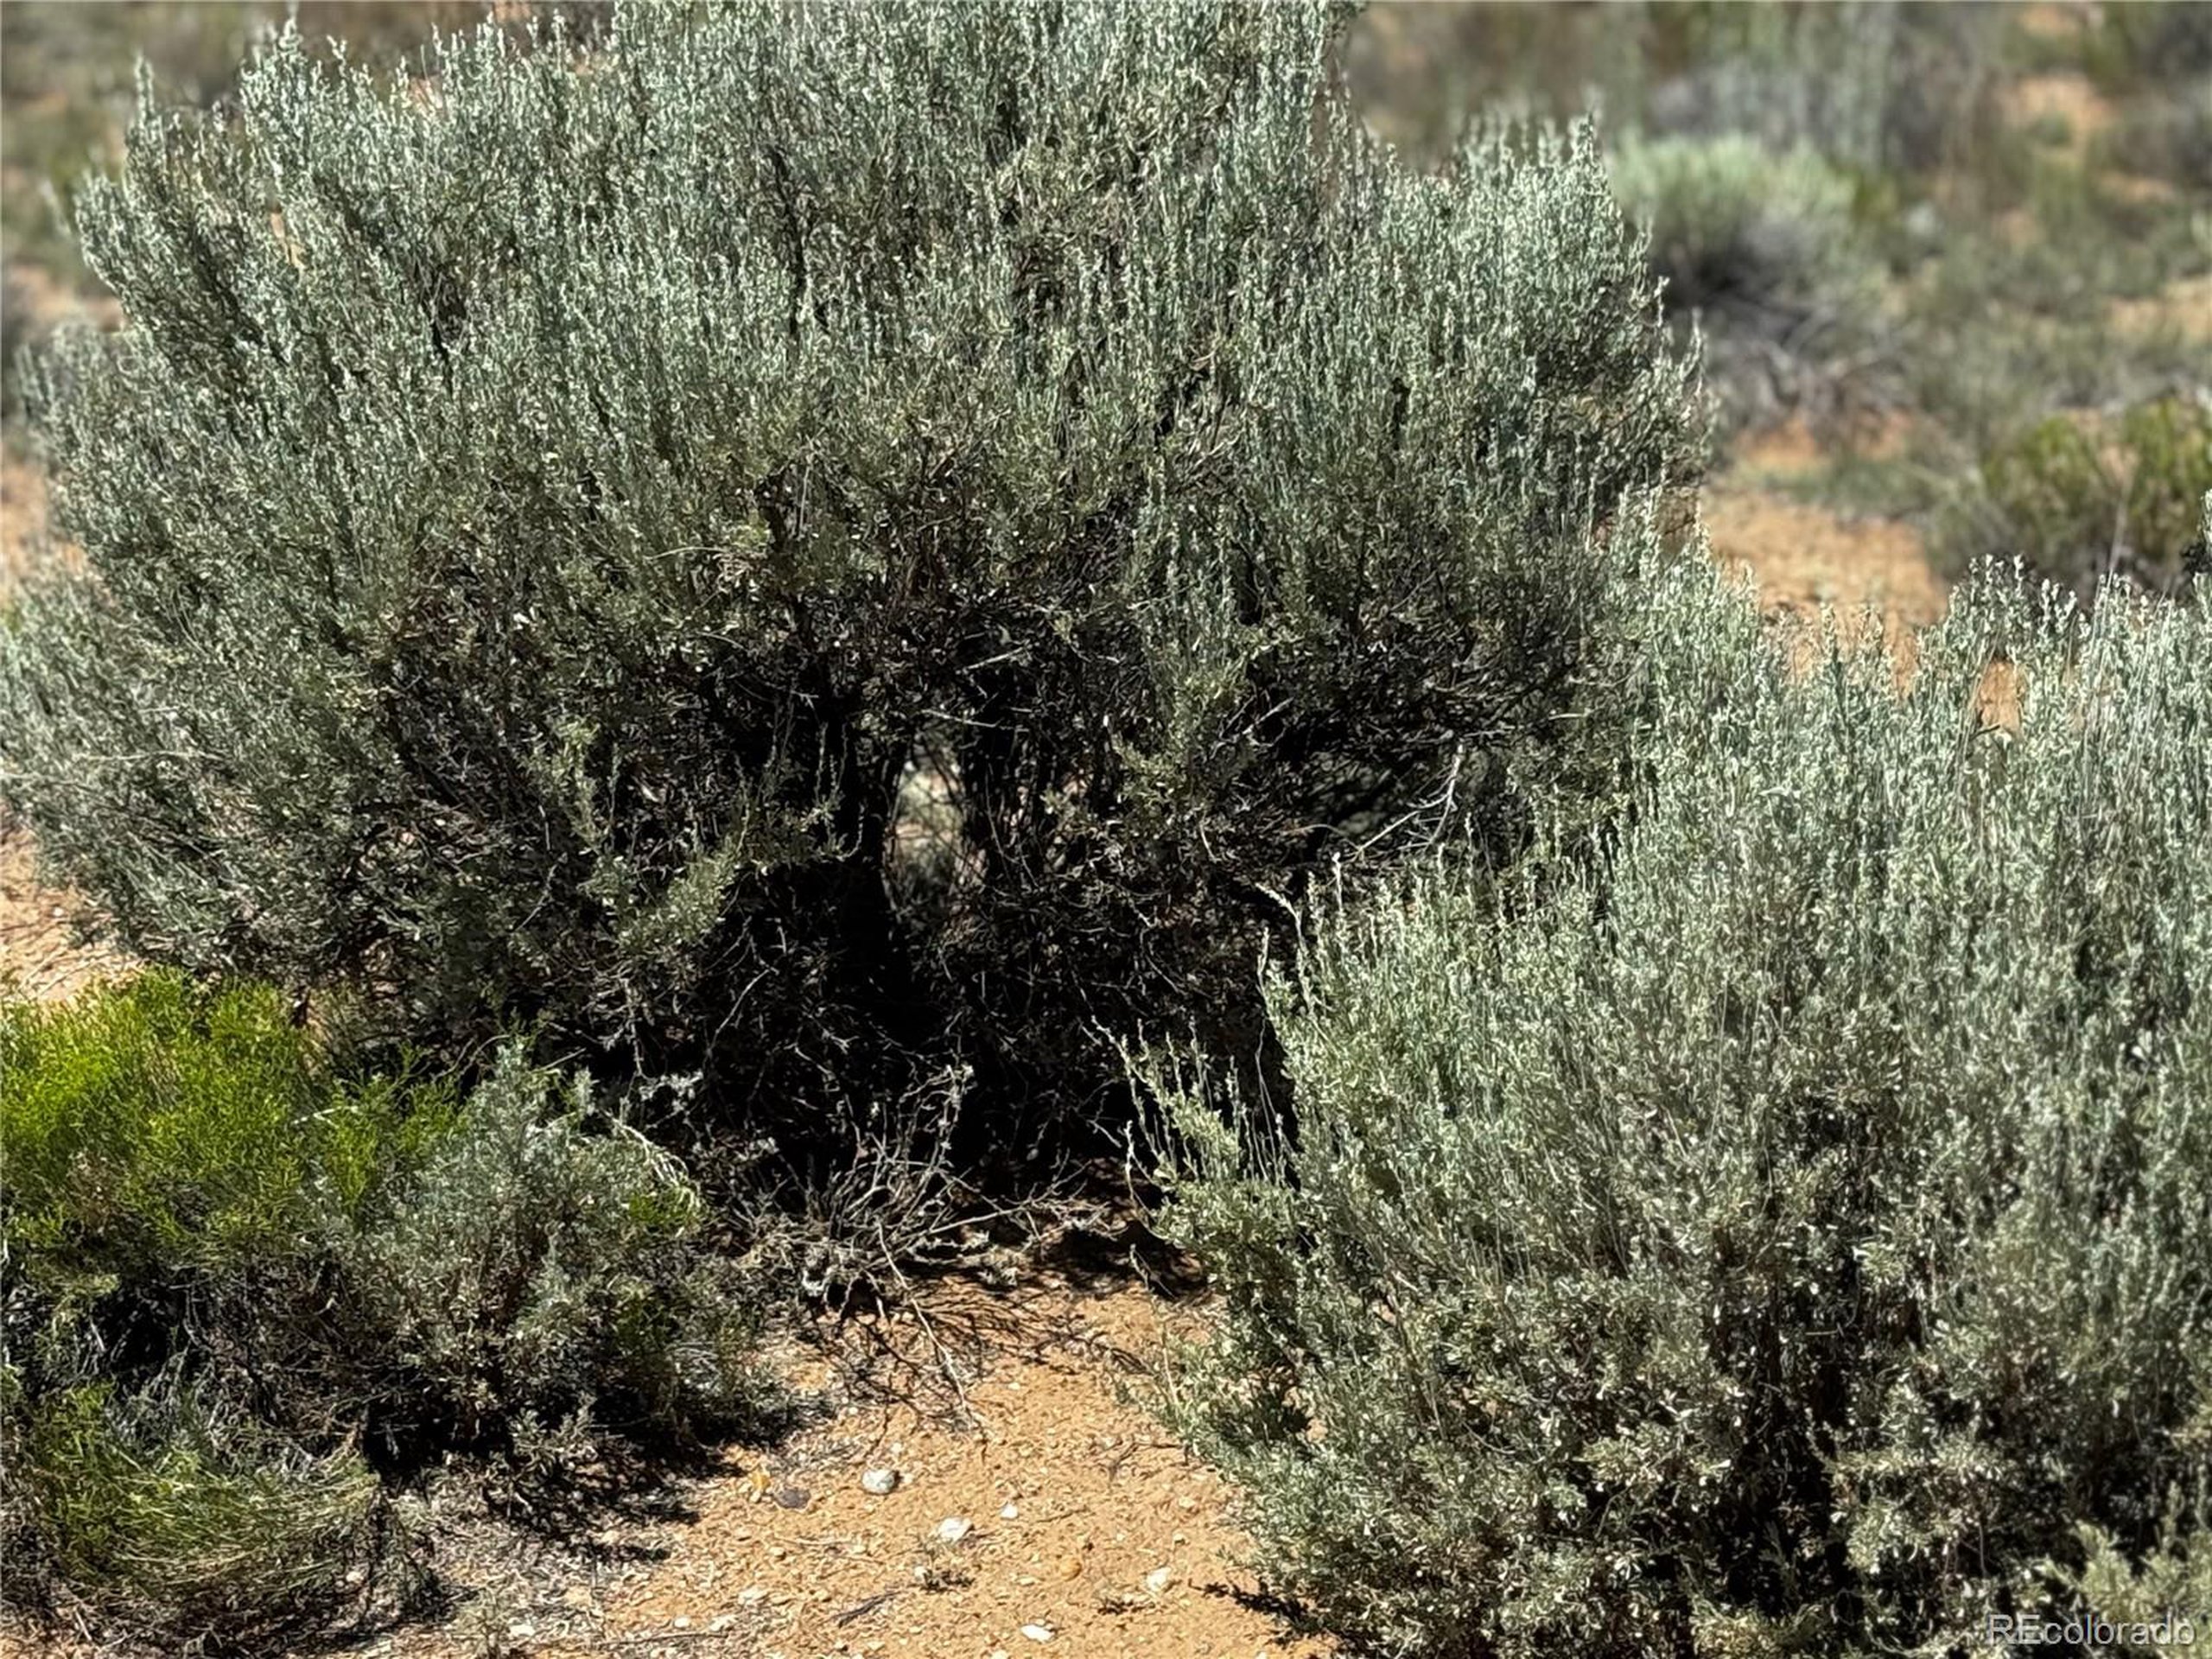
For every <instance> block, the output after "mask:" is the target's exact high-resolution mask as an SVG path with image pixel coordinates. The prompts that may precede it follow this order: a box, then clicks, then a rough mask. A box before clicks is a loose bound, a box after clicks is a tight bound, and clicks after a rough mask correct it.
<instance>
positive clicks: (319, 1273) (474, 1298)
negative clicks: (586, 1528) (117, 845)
mask: <svg viewBox="0 0 2212 1659" xmlns="http://www.w3.org/2000/svg"><path fill="white" fill-rule="evenodd" d="M0 1166H4V1168H5V1169H6V1172H7V1184H6V1185H5V1186H4V1188H0V1247H4V1249H5V1252H6V1260H7V1265H8V1268H9V1273H8V1276H7V1283H6V1287H5V1290H4V1301H0V1319H4V1332H3V1333H0V1334H4V1338H5V1347H4V1353H5V1359H4V1365H0V1528H3V1529H4V1530H5V1533H6V1535H7V1543H8V1547H9V1548H10V1551H11V1554H10V1565H11V1568H13V1567H16V1566H18V1565H20V1566H21V1567H22V1573H21V1574H20V1576H19V1577H17V1578H16V1579H14V1580H11V1583H10V1595H11V1596H15V1597H21V1596H25V1595H29V1594H33V1593H35V1592H36V1586H37V1584H38V1582H39V1581H40V1578H41V1574H43V1575H45V1576H46V1580H47V1582H48V1583H49V1584H52V1583H54V1582H59V1583H60V1584H62V1585H66V1586H67V1587H68V1589H69V1590H70V1591H71V1592H73V1593H74V1594H76V1595H77V1596H79V1597H80V1598H83V1599H86V1600H88V1601H89V1602H90V1603H91V1604H92V1605H93V1606H94V1607H95V1609H96V1610H98V1611H99V1612H100V1613H101V1614H102V1615H103V1616H104V1617H107V1618H112V1619H115V1620H118V1621H120V1622H122V1623H124V1624H129V1625H130V1626H132V1627H134V1628H136V1629H137V1630H138V1631H139V1632H140V1633H141V1634H149V1633H150V1634H153V1635H154V1636H156V1637H157V1638H158V1639H162V1640H165V1641H166V1640H175V1641H180V1642H182V1641H197V1640H202V1639H205V1640H209V1641H214V1642H218V1643H254V1642H269V1641H275V1640H277V1639H279V1638H280V1637H283V1635H284V1633H286V1632H290V1633H293V1634H297V1633H298V1632H299V1631H301V1630H303V1629H305V1628H307V1627H308V1626H313V1625H316V1624H321V1623H327V1621H328V1620H329V1619H331V1618H334V1617H335V1616H336V1615H337V1614H338V1613H339V1612H340V1611H343V1610H344V1609H345V1608H346V1606H348V1605H359V1603H360V1601H361V1599H362V1598H363V1597H365V1596H366V1595H368V1594H369V1593H371V1592H372V1590H373V1589H374V1588H375V1587H376V1586H377V1583H378V1574H379V1573H383V1572H384V1571H385V1569H386V1568H388V1567H406V1566H408V1565H409V1561H410V1559H411V1558H410V1554H409V1552H408V1550H407V1549H406V1548H404V1546H406V1545H408V1544H409V1542H410V1539H409V1537H408V1536H407V1535H406V1534H405V1529H400V1530H399V1531H398V1532H395V1530H394V1513H395V1511H394V1510H393V1505H392V1501H391V1500H392V1496H393V1494H395V1493H397V1492H399V1491H402V1490H404V1488H406V1487H407V1486H408V1485H409V1484H411V1483H412V1482H413V1480H414V1479H415V1478H416V1477H417V1476H419V1475H421V1474H422V1473H423V1471H426V1470H427V1469H429V1468H430V1467H432V1466H434V1465H436V1464H437V1463H438V1462H439V1461H440V1460H442V1459H444V1458H445V1457H446V1456H448V1454H450V1453H454V1452H462V1453H473V1454H475V1457H474V1460H473V1462H472V1463H470V1464H468V1465H465V1466H473V1467H475V1468H477V1469H480V1470H481V1471H486V1472H488V1473H489V1474H491V1475H492V1476H493V1477H494V1482H493V1487H494V1491H495V1492H500V1491H505V1492H512V1491H517V1490H518V1489H519V1490H522V1491H526V1492H532V1493H535V1492H538V1491H544V1490H548V1489H549V1486H550V1479H551V1478H556V1477H573V1476H574V1474H575V1471H576V1469H577V1467H578V1466H579V1465H582V1464H583V1463H585V1462H587V1461H594V1460H595V1461H597V1462H599V1463H600V1464H601V1465H607V1464H608V1463H610V1462H612V1461H613V1460H614V1459H615V1455H616V1453H618V1452H620V1449H621V1446H622V1443H623V1440H624V1439H625V1438H626V1437H642V1438H644V1439H645V1440H649V1441H650V1440H659V1441H665V1440H668V1439H670V1438H671V1437H675V1436H683V1435H690V1434H696V1433H702V1432H705V1431H708V1430H728V1431H738V1432H742V1431H744V1430H746V1429H747V1428H749V1427H755V1426H757V1425H758V1424H759V1423H760V1422H761V1421H764V1419H765V1415H766V1414H767V1413H768V1412H770V1411H772V1409H773V1408H774V1406H775V1402H774V1400H773V1399H772V1395H771V1393H770V1391H769V1390H768V1389H767V1388H766V1385H765V1384H763V1383H760V1382H759V1381H758V1380H757V1377H756V1374H755V1372H754V1370H753V1354H754V1352H755V1350H756V1348H757V1345H758V1338H759V1331H760V1306H761V1305H760V1298H759V1296H758V1294H757V1293H756V1292H755V1291H753V1288H752V1287H751V1286H750V1284H749V1282H748V1281H747V1279H746V1278H745V1277H744V1276H743V1275H742V1274H741V1273H740V1272H739V1271H738V1270H737V1269H736V1268H734V1266H732V1265H730V1264H728V1263H727V1262H722V1261H721V1260H720V1259H719V1258H717V1257H715V1256H714V1255H710V1254H709V1253H708V1252H707V1251H706V1250H705V1249H703V1248H702V1239H701V1237H700V1233H701V1221H702V1205H701V1200H700V1198H699V1197H698V1194H697V1192H696V1189H695V1188H694V1187H693V1186H692V1185H691V1184H690V1181H689V1179H687V1178H686V1177H685V1175H684V1174H683V1171H682V1169H681V1168H680V1167H679V1166H677V1164H676V1163H675V1162H674V1160H672V1159H671V1158H670V1156H669V1155H668V1154H665V1153H663V1152H660V1151H658V1150H656V1149H653V1148H652V1147H648V1146H647V1145H646V1144H645V1142H644V1141H642V1139H640V1138H639V1136H638V1135H637V1134H636V1133H635V1132H634V1131H632V1130H630V1129H629V1128H626V1127H625V1126H624V1125H622V1124H620V1122H614V1121H612V1120H609V1119H607V1118H606V1117H605V1116H603V1115H601V1114H598V1113H596V1112H594V1110H593V1109H592V1107H591V1103H590V1098H589V1096H588V1092H587V1091H586V1090H583V1088H582V1085H581V1084H562V1083H560V1082H559V1081H558V1080H557V1079H556V1078H555V1077H553V1076H552V1075H550V1074H549V1073H543V1072H539V1071H531V1070H530V1069H529V1068H527V1067H526V1066H524V1065H523V1064H522V1063H521V1061H520V1059H519V1058H518V1057H516V1056H514V1055H512V1054H510V1055H508V1056H506V1057H505V1058H502V1060H501V1061H500V1062H499V1065H497V1066H496V1067H495V1068H494V1070H493V1072H492V1074H491V1075H490V1076H489V1077H488V1078H487V1079H486V1081H484V1082H483V1083H482V1084H481V1085H480V1086H479V1087H478V1088H477V1089H475V1090H474V1091H473V1092H472V1093H470V1094H469V1095H468V1096H467V1097H466V1098H465V1099H464V1098H461V1097H459V1096H457V1094H456V1092H455V1091H454V1090H452V1089H450V1088H449V1087H447V1086H445V1085H443V1084H440V1083H436V1082H429V1081H423V1080H421V1079H418V1078H410V1077H400V1078H398V1079H397V1080H394V1079H390V1078H387V1079H383V1080H372V1081H365V1082H363V1081H353V1080H349V1078H348V1077H347V1076H346V1072H345V1071H344V1070H343V1069H342V1068H341V1067H340V1066H339V1065H337V1064H336V1063H334V1061H333V1060H332V1059H331V1058H330V1057H329V1056H328V1055H327V1053H326V1052H325V1051H324V1049H323V1047H322V1046H321V1043H320V1042H319V1041H318V1039H316V1038H315V1036H314V1035H313V1034H312V1033H310V1032H309V1031H308V1029H306V1028H305V1027H302V1026H301V1025H299V1024H297V1023H296V1022H295V1020H293V1018H292V1017H291V1014H290V1013H289V1010H288V1009H287V1007H286V1005H285V1004H284V1002H283V1001H282V1000H281V999H279V998H278V997H277V995H276V994H275V993H274V992H272V991H270V990H268V989H266V988H231V989H223V990H217V989H210V988H200V987H194V986H193V985H191V984H189V983H188V982H186V981H185V980H183V979H182V978H181V977H180V976H175V975H174V974H169V973H162V972H156V973H149V974H148V975H146V976H143V977H141V978H139V979H137V980H136V981H134V982H128V983H124V984H119V985H110V986H105V987H102V988H96V989H95V990H93V991H91V992H88V993H86V995H83V996H82V997H80V998H79V1000H78V1001H76V1002H74V1003H72V1004H67V1005H60V1006H53V1005H33V1004H29V1003H0ZM387 1576H388V1575H387Z"/></svg>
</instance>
